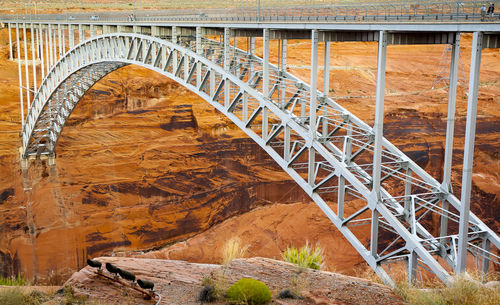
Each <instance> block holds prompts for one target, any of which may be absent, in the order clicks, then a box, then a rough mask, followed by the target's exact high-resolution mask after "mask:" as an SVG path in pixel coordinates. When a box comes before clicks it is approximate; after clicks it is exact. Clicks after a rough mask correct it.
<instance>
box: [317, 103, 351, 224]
mask: <svg viewBox="0 0 500 305" xmlns="http://www.w3.org/2000/svg"><path fill="white" fill-rule="evenodd" d="M325 109H326V107H325ZM346 125H347V137H346V138H345V141H344V151H343V153H344V160H343V161H344V163H345V164H350V163H351V156H352V140H351V136H352V123H351V121H350V120H349V119H347V120H346ZM323 127H324V126H323ZM327 132H328V130H327V131H326V132H325V130H323V134H326V133H327ZM344 202H345V178H344V176H343V175H340V176H339V190H338V195H337V216H338V217H339V218H340V219H344Z"/></svg>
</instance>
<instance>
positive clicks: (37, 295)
mask: <svg viewBox="0 0 500 305" xmlns="http://www.w3.org/2000/svg"><path fill="white" fill-rule="evenodd" d="M51 298H52V297H51V296H50V295H48V294H45V293H42V292H39V291H36V290H33V291H31V292H29V293H24V292H23V291H22V290H21V288H19V287H16V288H9V289H1V290H0V304H2V305H40V304H44V303H45V302H47V301H49V300H50V299H51Z"/></svg>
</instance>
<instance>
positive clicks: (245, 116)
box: [242, 91, 248, 124]
mask: <svg viewBox="0 0 500 305" xmlns="http://www.w3.org/2000/svg"><path fill="white" fill-rule="evenodd" d="M242 119H243V123H245V124H246V123H247V122H248V92H246V91H244V92H243V118H242Z"/></svg>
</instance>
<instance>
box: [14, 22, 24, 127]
mask: <svg viewBox="0 0 500 305" xmlns="http://www.w3.org/2000/svg"><path fill="white" fill-rule="evenodd" d="M16 46H17V71H18V76H19V101H20V103H21V130H22V129H23V127H24V101H23V77H22V73H21V71H22V68H21V48H20V47H19V23H16Z"/></svg>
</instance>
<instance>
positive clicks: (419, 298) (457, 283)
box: [394, 276, 500, 305]
mask: <svg viewBox="0 0 500 305" xmlns="http://www.w3.org/2000/svg"><path fill="white" fill-rule="evenodd" d="M394 292H395V293H396V294H398V295H399V296H401V297H402V298H403V299H404V300H405V301H407V302H408V303H410V304H415V305H417V304H418V305H476V304H481V305H496V304H500V286H498V285H497V286H496V287H494V288H490V287H486V286H485V285H483V284H481V283H480V282H478V281H475V280H472V279H470V278H466V277H464V276H457V277H455V278H453V281H452V284H451V285H450V286H448V287H441V288H437V289H426V290H423V289H417V288H415V287H412V286H410V285H408V284H407V283H406V282H401V283H399V284H397V285H396V287H395V288H394Z"/></svg>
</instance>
